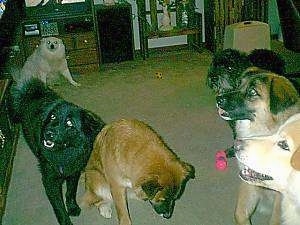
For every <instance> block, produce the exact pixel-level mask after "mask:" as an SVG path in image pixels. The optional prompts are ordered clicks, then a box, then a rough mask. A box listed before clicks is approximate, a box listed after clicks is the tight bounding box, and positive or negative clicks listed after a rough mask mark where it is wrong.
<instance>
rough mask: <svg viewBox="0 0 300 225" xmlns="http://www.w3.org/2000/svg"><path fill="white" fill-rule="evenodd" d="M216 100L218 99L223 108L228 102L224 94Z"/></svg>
mask: <svg viewBox="0 0 300 225" xmlns="http://www.w3.org/2000/svg"><path fill="white" fill-rule="evenodd" d="M216 100H217V104H218V106H219V107H221V108H222V106H224V105H225V104H226V98H224V97H223V96H222V95H219V96H217V97H216Z"/></svg>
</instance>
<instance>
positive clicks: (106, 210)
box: [97, 204, 112, 219]
mask: <svg viewBox="0 0 300 225" xmlns="http://www.w3.org/2000/svg"><path fill="white" fill-rule="evenodd" d="M97 208H98V210H99V212H100V214H101V216H103V217H104V218H106V219H110V218H111V214H112V209H111V207H110V204H100V205H99V206H97Z"/></svg>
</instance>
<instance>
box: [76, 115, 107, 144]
mask: <svg viewBox="0 0 300 225" xmlns="http://www.w3.org/2000/svg"><path fill="white" fill-rule="evenodd" d="M81 121H82V129H83V132H84V133H85V134H86V135H88V136H91V137H92V138H93V139H94V137H96V135H97V134H98V133H99V132H100V130H101V129H102V128H103V127H104V126H105V123H104V122H103V121H102V120H101V118H100V117H98V116H97V115H95V114H93V113H91V112H89V111H86V110H82V111H81Z"/></svg>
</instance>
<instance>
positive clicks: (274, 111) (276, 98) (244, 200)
mask: <svg viewBox="0 0 300 225" xmlns="http://www.w3.org/2000/svg"><path fill="white" fill-rule="evenodd" d="M251 91H253V93H252V94H253V95H251ZM220 98H223V99H220ZM298 99H299V96H298V93H297V91H296V89H295V88H294V86H293V85H292V83H290V82H289V81H288V80H287V79H286V78H284V77H282V76H279V75H276V74H274V73H271V72H266V71H262V70H260V69H258V68H249V69H248V70H246V71H245V73H244V75H243V79H242V81H241V86H240V89H239V90H238V91H236V92H232V93H227V94H224V95H223V96H221V97H219V102H220V103H222V104H223V106H224V107H221V106H220V105H219V108H221V109H219V112H220V115H221V114H223V116H224V115H226V119H228V118H229V119H232V120H235V121H236V127H235V128H236V129H235V130H236V137H237V138H245V137H251V136H257V135H268V134H271V133H273V132H274V131H275V130H276V129H278V127H279V126H280V125H281V124H282V123H283V122H284V121H285V120H286V119H287V118H288V117H290V116H291V115H294V114H296V113H297V112H299V111H300V107H299V100H298ZM224 101H225V102H224ZM227 108H228V109H233V111H231V112H230V110H228V111H227ZM224 112H225V113H224ZM241 112H242V113H241ZM250 112H251V113H250ZM221 116H222V115H221ZM243 117H244V119H243ZM264 200H268V201H264ZM270 200H271V201H270ZM273 200H275V201H273ZM261 202H265V203H266V202H267V204H268V206H267V208H270V206H269V204H270V203H272V204H273V211H272V216H271V220H270V224H272V225H275V224H276V225H279V224H280V216H279V215H280V212H279V211H280V196H279V194H278V193H277V192H274V191H271V190H268V189H264V188H261V187H257V186H253V185H249V184H246V183H242V184H241V186H240V189H239V193H238V200H237V205H236V210H235V221H236V224H237V225H250V224H251V223H250V217H251V215H252V214H253V213H254V211H255V210H256V209H257V208H258V209H260V208H266V207H265V206H264V205H265V204H260V203H261Z"/></svg>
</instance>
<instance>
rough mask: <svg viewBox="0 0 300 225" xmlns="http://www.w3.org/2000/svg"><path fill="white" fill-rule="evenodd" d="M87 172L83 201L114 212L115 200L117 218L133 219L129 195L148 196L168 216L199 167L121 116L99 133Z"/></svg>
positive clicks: (104, 213) (142, 126)
mask: <svg viewBox="0 0 300 225" xmlns="http://www.w3.org/2000/svg"><path fill="white" fill-rule="evenodd" d="M84 176H85V187H86V192H85V194H84V196H83V198H82V204H81V205H82V206H96V207H97V208H98V209H99V212H100V214H101V215H102V216H104V217H106V218H111V213H112V210H111V205H112V204H113V202H114V204H115V207H116V210H117V214H118V219H119V224H120V225H131V224H132V222H131V219H130V215H129V211H128V208H127V206H128V204H127V196H128V197H130V198H132V197H133V198H137V199H140V200H144V201H147V202H149V203H150V204H151V205H152V207H153V209H154V211H155V212H156V213H157V214H159V215H161V216H162V217H164V218H167V219H169V218H171V216H172V213H173V210H174V207H175V201H176V200H178V199H179V198H180V197H181V195H182V194H183V192H184V190H185V186H186V184H187V182H188V180H189V179H193V178H194V177H195V170H194V167H193V166H192V165H190V164H188V163H186V162H183V161H181V160H180V159H179V158H178V157H177V156H176V155H175V153H173V152H172V151H171V150H170V149H169V148H168V147H167V146H166V145H165V143H164V142H163V141H162V139H161V138H160V137H159V136H158V135H157V134H156V132H155V131H153V130H152V128H150V127H149V126H148V125H146V124H145V123H143V122H141V121H138V120H126V119H121V120H119V121H116V122H113V123H112V124H109V125H107V126H105V127H104V128H103V130H102V131H101V132H100V133H99V135H98V136H97V138H96V140H95V143H94V149H93V151H92V154H91V157H90V159H89V162H88V164H87V166H86V170H85V173H84ZM127 191H128V192H127ZM127 193H128V195H127Z"/></svg>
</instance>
